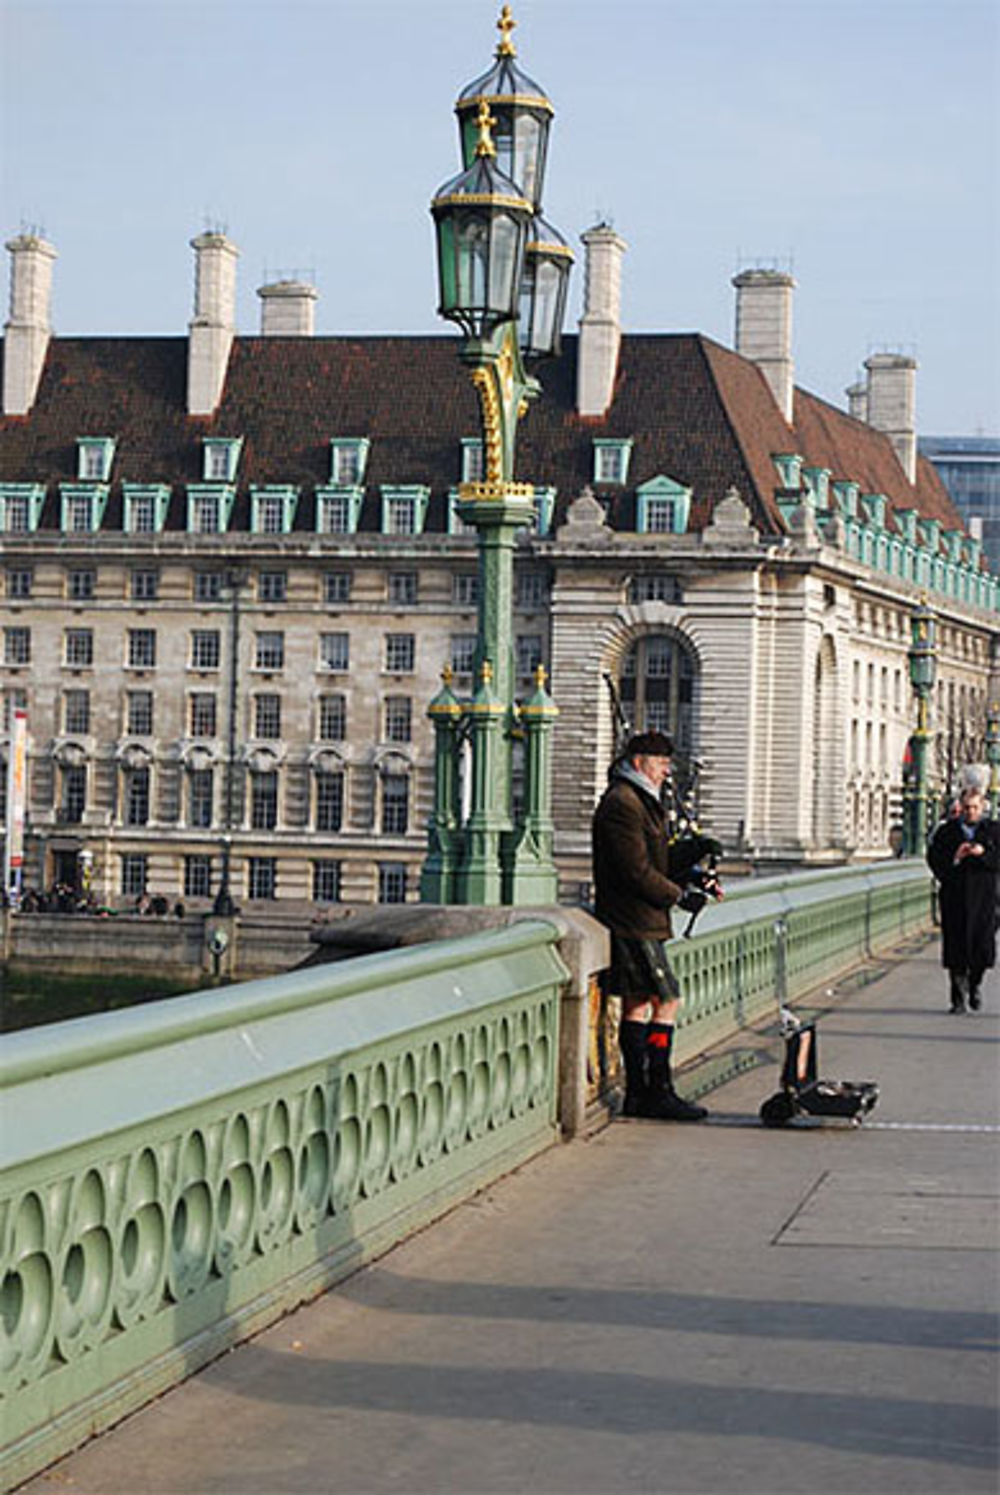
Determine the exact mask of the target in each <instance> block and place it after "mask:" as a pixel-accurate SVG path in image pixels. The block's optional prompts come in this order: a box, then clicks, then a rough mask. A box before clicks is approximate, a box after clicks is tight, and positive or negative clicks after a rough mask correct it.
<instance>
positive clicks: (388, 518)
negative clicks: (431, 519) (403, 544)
mask: <svg viewBox="0 0 1000 1495" xmlns="http://www.w3.org/2000/svg"><path fill="white" fill-rule="evenodd" d="M430 496H431V490H430V489H429V488H426V487H424V486H423V485H422V484H417V483H411V484H408V485H407V486H405V487H399V488H390V487H389V486H388V485H383V488H382V533H383V535H419V534H422V533H423V528H424V521H425V519H426V517H427V504H428V501H429V500H430Z"/></svg>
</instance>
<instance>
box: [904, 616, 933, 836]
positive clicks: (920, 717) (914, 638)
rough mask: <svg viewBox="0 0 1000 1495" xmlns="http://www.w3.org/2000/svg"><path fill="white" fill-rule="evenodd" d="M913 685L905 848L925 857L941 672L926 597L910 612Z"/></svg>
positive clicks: (905, 815) (905, 806)
mask: <svg viewBox="0 0 1000 1495" xmlns="http://www.w3.org/2000/svg"><path fill="white" fill-rule="evenodd" d="M907 658H908V659H909V664H910V684H911V685H912V687H913V693H914V695H915V696H916V698H917V726H916V730H915V731H914V732H913V733H912V735H911V737H910V773H909V775H908V777H907V780H906V783H905V785H904V789H903V800H904V802H903V816H904V818H903V827H904V841H903V849H904V851H905V852H906V853H907V855H908V856H922V855H923V851H924V847H925V845H926V843H927V818H928V817H927V805H928V800H929V798H930V791H929V788H928V782H927V767H928V756H929V749H930V741H931V732H930V698H931V693H932V691H933V689H934V680H935V677H936V674H937V620H936V619H935V617H934V614H933V613H932V612H931V610H930V608H929V607H928V605H927V602H926V601H925V600H924V599H921V601H920V602H919V604H918V605H917V606H916V607H915V608H914V609H913V612H912V613H911V614H910V648H909V651H908V654H907Z"/></svg>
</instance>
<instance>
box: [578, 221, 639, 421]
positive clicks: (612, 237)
mask: <svg viewBox="0 0 1000 1495" xmlns="http://www.w3.org/2000/svg"><path fill="white" fill-rule="evenodd" d="M581 238H582V240H583V244H584V246H585V248H586V259H585V263H584V290H583V303H584V310H583V316H582V317H581V318H580V340H579V345H578V348H577V361H576V408H577V410H578V412H579V413H580V415H603V414H604V413H605V411H606V410H607V409H608V406H609V405H610V404H611V399H612V396H613V394H614V388H615V375H616V374H617V372H618V350H619V348H620V347H621V340H622V329H621V300H622V256H623V255H624V253H625V250H626V249H627V248H628V245H627V244H626V243H625V240H624V239H621V238H619V236H618V235H617V234H616V233H615V231H614V229H613V228H611V227H610V226H609V225H608V224H606V223H599V224H597V225H596V227H594V228H590V229H588V230H587V232H586V233H585V234H582V235H581Z"/></svg>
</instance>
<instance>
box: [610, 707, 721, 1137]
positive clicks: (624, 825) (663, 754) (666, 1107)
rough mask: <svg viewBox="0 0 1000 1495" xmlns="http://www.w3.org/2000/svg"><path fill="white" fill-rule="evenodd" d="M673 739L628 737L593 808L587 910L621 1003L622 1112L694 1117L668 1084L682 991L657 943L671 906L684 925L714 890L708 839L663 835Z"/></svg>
mask: <svg viewBox="0 0 1000 1495" xmlns="http://www.w3.org/2000/svg"><path fill="white" fill-rule="evenodd" d="M673 752H674V745H673V742H672V741H671V739H670V738H669V737H667V736H666V735H665V734H664V733H662V732H640V733H638V734H637V735H635V736H632V737H630V738H629V739H628V741H627V742H626V744H625V748H624V752H623V754H622V755H621V756H620V757H619V758H618V759H617V760H616V762H615V764H614V765H613V767H612V771H611V778H610V783H609V784H608V787H607V789H606V790H605V792H604V795H603V796H602V798H601V801H600V804H599V805H598V806H597V809H596V811H595V812H594V820H593V858H594V889H595V912H596V914H597V917H598V918H599V919H600V920H601V922H602V923H603V924H605V925H607V927H608V929H610V931H611V966H610V971H609V977H608V981H609V989H610V990H611V991H612V992H613V993H614V994H615V995H616V996H618V997H620V998H621V1002H622V1017H621V1023H620V1025H619V1043H620V1046H621V1053H622V1063H623V1067H624V1071H625V1105H624V1114H625V1115H626V1116H645V1117H652V1118H655V1119H657V1120H661V1121H701V1120H702V1119H703V1118H704V1117H705V1116H706V1115H707V1114H708V1113H707V1111H706V1110H705V1108H704V1106H696V1105H692V1104H691V1103H690V1102H688V1101H686V1100H684V1099H683V1098H682V1097H681V1096H679V1095H678V1094H677V1092H676V1090H675V1089H674V1084H673V1075H672V1069H671V1046H672V1042H673V1035H674V1024H675V1021H676V1017H677V1010H678V1007H679V1005H680V999H681V992H680V987H679V985H678V983H677V978H676V976H675V975H674V973H673V971H672V970H671V969H670V963H669V961H668V959H667V953H666V949H665V942H666V941H667V940H669V939H670V938H671V937H672V935H673V927H672V924H671V918H670V911H671V909H672V908H673V907H675V906H676V907H677V908H679V909H682V910H684V911H685V912H686V913H688V915H689V916H690V917H689V923H688V928H687V930H686V931H685V933H690V930H691V926H692V924H693V922H694V919H695V918H696V917H697V915H698V913H699V911H700V910H701V908H702V907H703V906H704V904H705V902H706V901H707V899H708V897H721V896H722V890H721V887H720V886H719V883H718V879H717V878H716V876H715V872H714V862H715V860H716V859H717V858H718V856H719V855H720V854H721V851H722V848H721V847H720V846H719V843H718V842H717V841H713V840H712V839H711V838H710V837H707V836H704V835H702V834H701V833H700V832H698V831H697V830H696V829H694V828H693V827H691V826H688V827H687V828H686V829H684V830H683V831H682V833H681V834H679V835H677V836H676V837H672V836H671V834H670V826H669V824H668V818H667V812H666V810H665V809H664V806H663V803H662V800H661V790H662V788H663V785H664V784H665V783H666V782H667V780H668V778H669V775H670V766H671V759H672V757H673Z"/></svg>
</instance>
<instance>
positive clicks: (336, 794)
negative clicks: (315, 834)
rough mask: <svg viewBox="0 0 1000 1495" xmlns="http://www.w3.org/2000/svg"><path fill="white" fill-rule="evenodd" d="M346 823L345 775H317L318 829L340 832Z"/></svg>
mask: <svg viewBox="0 0 1000 1495" xmlns="http://www.w3.org/2000/svg"><path fill="white" fill-rule="evenodd" d="M343 821H344V775H343V774H342V773H317V775H316V829H317V830H318V831H339V830H340V827H341V825H342V824H343Z"/></svg>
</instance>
